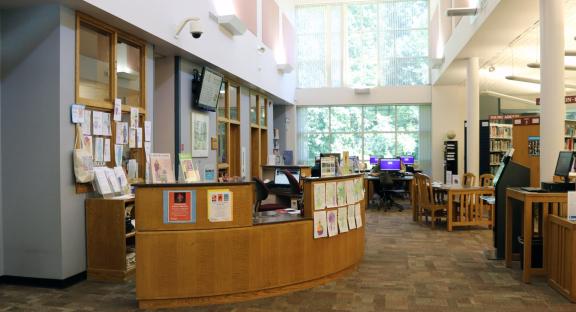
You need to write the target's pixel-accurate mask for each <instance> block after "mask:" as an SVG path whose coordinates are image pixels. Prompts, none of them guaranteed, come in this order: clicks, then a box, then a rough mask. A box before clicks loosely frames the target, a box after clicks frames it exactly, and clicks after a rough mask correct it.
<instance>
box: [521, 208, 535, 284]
mask: <svg viewBox="0 0 576 312" xmlns="http://www.w3.org/2000/svg"><path fill="white" fill-rule="evenodd" d="M532 232H533V230H532V201H531V200H529V199H526V200H525V201H524V230H523V235H524V254H523V255H522V256H523V257H524V271H523V272H522V281H523V282H524V283H530V276H531V275H532Z"/></svg>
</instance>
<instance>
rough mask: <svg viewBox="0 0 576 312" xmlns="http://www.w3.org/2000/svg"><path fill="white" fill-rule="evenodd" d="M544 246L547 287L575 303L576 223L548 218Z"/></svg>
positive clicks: (557, 218) (552, 216) (559, 218)
mask: <svg viewBox="0 0 576 312" xmlns="http://www.w3.org/2000/svg"><path fill="white" fill-rule="evenodd" d="M546 246H547V248H546V254H545V255H544V256H545V257H546V263H547V264H548V265H547V269H546V271H547V274H548V285H550V287H552V288H554V289H556V290H557V291H558V292H559V293H561V294H562V295H563V296H564V297H566V298H568V299H569V300H570V301H572V302H576V223H575V222H570V221H568V220H566V219H565V218H561V217H558V216H554V215H551V216H548V228H547V231H546Z"/></svg>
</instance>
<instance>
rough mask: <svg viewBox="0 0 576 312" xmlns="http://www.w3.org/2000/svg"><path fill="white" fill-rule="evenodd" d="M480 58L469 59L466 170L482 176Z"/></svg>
mask: <svg viewBox="0 0 576 312" xmlns="http://www.w3.org/2000/svg"><path fill="white" fill-rule="evenodd" d="M478 63H479V62H478V58H477V57H471V58H469V59H468V67H467V77H466V106H467V118H466V120H467V121H468V123H467V124H468V126H467V135H466V141H467V144H466V161H467V162H466V168H467V169H468V172H470V173H473V174H474V175H476V178H477V179H478V177H479V175H480V172H479V171H480V169H479V168H480V124H479V123H480V79H479V74H478V71H479V65H478Z"/></svg>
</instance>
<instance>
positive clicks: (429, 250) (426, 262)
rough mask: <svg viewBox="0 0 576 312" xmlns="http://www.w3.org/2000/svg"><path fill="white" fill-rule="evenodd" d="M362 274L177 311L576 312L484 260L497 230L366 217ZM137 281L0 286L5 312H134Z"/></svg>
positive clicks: (540, 284) (395, 215)
mask: <svg viewBox="0 0 576 312" xmlns="http://www.w3.org/2000/svg"><path fill="white" fill-rule="evenodd" d="M366 236H367V237H366V238H367V244H366V254H365V257H364V260H363V261H362V263H361V265H360V266H359V268H358V270H357V271H356V272H354V273H352V274H350V275H347V276H346V277H344V278H342V279H340V280H337V281H334V282H331V283H329V284H326V285H324V286H321V287H317V288H314V289H310V290H306V291H301V292H297V293H292V294H288V295H284V296H279V297H273V298H268V299H262V300H255V301H250V302H244V303H237V304H230V305H221V306H208V307H200V308H182V309H174V310H173V311H217V312H219V311H237V312H240V311H245V312H264V311H317V312H321V311H523V312H524V311H573V312H574V311H576V304H574V305H573V304H570V303H569V302H568V301H567V300H566V299H564V297H562V296H560V295H559V294H558V293H556V292H555V291H554V290H552V289H551V288H549V287H548V286H547V285H546V283H545V281H544V279H536V280H535V281H534V282H533V283H532V284H530V285H527V284H523V283H522V282H521V281H520V271H519V270H517V269H516V270H510V269H507V268H505V267H504V264H503V261H490V260H486V258H485V257H484V255H483V252H484V250H486V249H488V248H489V247H490V245H491V239H492V231H489V230H485V229H480V228H478V229H472V230H470V229H461V230H456V231H455V232H452V233H448V232H446V231H445V230H444V229H442V228H439V229H436V230H434V231H432V230H430V229H429V228H428V227H426V226H423V225H419V224H416V223H414V222H412V220H411V211H410V210H406V211H404V212H397V211H393V212H383V211H368V212H367V231H366ZM135 310H137V309H136V301H135V290H134V282H133V281H132V282H128V283H126V284H109V283H96V282H82V283H79V284H76V285H75V286H72V287H69V288H67V289H64V290H55V289H42V288H32V287H23V286H11V285H0V311H135Z"/></svg>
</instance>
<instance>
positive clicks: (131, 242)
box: [86, 198, 136, 281]
mask: <svg viewBox="0 0 576 312" xmlns="http://www.w3.org/2000/svg"><path fill="white" fill-rule="evenodd" d="M134 212H135V210H134V198H129V199H104V198H90V199H87V200H86V255H87V256H86V258H87V271H88V278H89V279H93V280H108V281H122V280H125V279H126V278H127V277H128V276H130V275H132V274H134V271H135V268H136V257H135V256H136V254H135V246H136V245H135V243H136V241H135V234H136V232H135V231H134V229H131V230H130V231H127V230H126V215H127V214H129V215H130V216H131V218H132V219H133V217H134Z"/></svg>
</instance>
